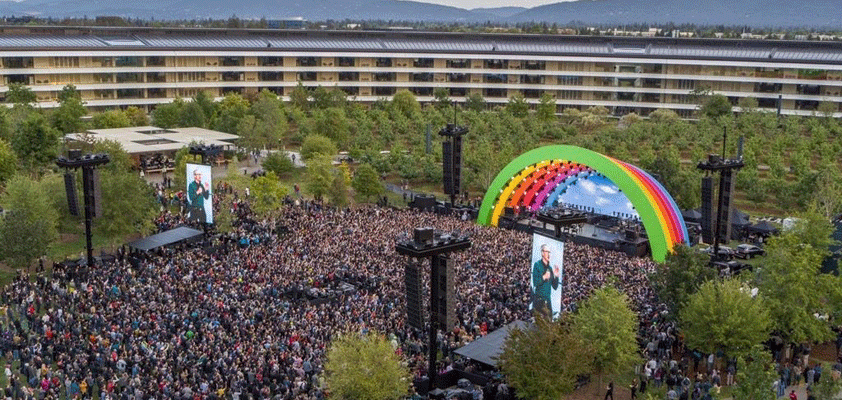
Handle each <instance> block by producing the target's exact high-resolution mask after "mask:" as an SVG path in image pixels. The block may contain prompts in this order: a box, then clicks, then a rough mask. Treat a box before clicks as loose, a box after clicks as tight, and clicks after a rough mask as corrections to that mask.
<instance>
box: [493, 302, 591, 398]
mask: <svg viewBox="0 0 842 400" xmlns="http://www.w3.org/2000/svg"><path fill="white" fill-rule="evenodd" d="M592 355H593V354H592V353H591V351H590V346H589V343H588V342H587V341H586V340H585V339H584V338H582V337H581V336H579V335H578V334H577V333H576V331H575V329H572V327H571V323H570V321H569V320H568V319H567V318H560V319H559V320H557V321H554V322H550V321H549V320H548V319H547V318H544V317H540V316H539V317H537V318H536V319H535V325H534V327H532V328H529V329H523V330H521V329H513V330H512V331H510V333H509V336H508V337H507V338H506V342H505V343H504V345H503V352H502V353H501V354H500V357H499V361H498V364H499V367H500V370H501V371H502V372H503V374H504V375H505V376H506V380H507V381H508V382H509V384H511V385H512V386H513V387H514V388H516V389H517V394H518V397H520V398H522V399H536V400H555V399H559V398H562V396H564V395H566V394H569V393H571V392H573V389H574V388H575V385H576V380H577V378H578V377H579V375H583V374H587V373H590V372H591V367H592V362H593V357H592Z"/></svg>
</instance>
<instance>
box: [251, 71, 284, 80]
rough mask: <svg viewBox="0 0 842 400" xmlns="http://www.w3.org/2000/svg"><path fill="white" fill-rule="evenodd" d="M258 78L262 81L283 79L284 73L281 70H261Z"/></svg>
mask: <svg viewBox="0 0 842 400" xmlns="http://www.w3.org/2000/svg"><path fill="white" fill-rule="evenodd" d="M257 79H259V80H261V81H282V80H284V74H283V73H281V72H273V71H261V72H259V73H258V74H257Z"/></svg>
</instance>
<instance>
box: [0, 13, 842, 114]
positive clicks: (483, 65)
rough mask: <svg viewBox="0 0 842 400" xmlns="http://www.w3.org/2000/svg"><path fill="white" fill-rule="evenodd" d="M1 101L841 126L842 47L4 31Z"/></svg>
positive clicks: (416, 35) (372, 34) (355, 34)
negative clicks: (698, 115)
mask: <svg viewBox="0 0 842 400" xmlns="http://www.w3.org/2000/svg"><path fill="white" fill-rule="evenodd" d="M0 76H2V82H0V83H2V86H0V97H2V96H4V95H5V92H6V91H7V90H8V84H10V83H21V84H25V85H27V86H29V87H31V88H32V90H33V91H34V92H35V93H36V95H37V98H38V102H39V105H40V106H42V107H55V106H56V105H57V100H56V99H57V96H58V93H59V92H60V91H61V89H62V87H64V86H65V85H66V84H73V85H75V86H76V88H77V89H79V90H80V91H81V93H82V97H83V100H84V101H85V102H86V105H87V106H88V107H90V108H92V109H104V108H112V107H125V106H129V105H136V106H139V107H144V108H150V107H154V106H155V105H156V104H161V103H166V102H170V101H172V100H173V99H174V98H176V97H184V98H188V97H192V96H195V95H196V94H197V93H198V92H199V91H207V92H208V93H210V94H211V95H212V96H214V97H222V96H225V95H226V94H227V93H230V92H236V93H241V94H243V95H248V94H249V93H256V92H259V91H260V90H263V89H267V90H269V91H272V92H274V93H277V94H279V95H281V96H289V94H290V93H291V92H292V90H293V89H294V88H295V87H296V86H297V85H298V84H299V82H300V83H301V84H303V85H304V86H306V87H317V86H325V87H336V88H339V89H341V90H343V91H345V92H346V93H347V94H348V95H349V98H350V99H353V100H356V101H360V102H374V101H376V100H378V99H382V98H390V97H391V96H392V95H394V94H395V93H396V92H397V91H399V90H402V89H407V90H410V91H411V92H413V93H414V94H415V95H416V96H417V98H418V100H419V101H421V102H429V101H432V100H433V99H434V97H433V91H434V90H435V89H436V88H439V87H443V88H446V89H447V90H448V92H449V97H450V98H451V99H452V100H455V101H457V102H461V101H465V99H466V97H467V96H470V95H474V94H478V95H481V96H482V97H483V98H484V99H485V101H486V102H487V103H488V104H489V105H492V106H493V105H499V104H505V103H507V102H508V101H509V98H510V97H512V96H515V95H522V96H523V97H524V98H525V99H526V100H527V101H528V102H529V103H532V104H537V103H538V101H539V98H540V97H541V96H542V95H543V94H544V93H548V94H550V95H552V96H554V97H555V99H556V104H557V105H558V111H559V112H560V111H562V110H563V109H564V108H571V107H573V108H582V109H583V108H587V107H590V106H604V107H607V108H608V109H609V110H611V112H612V113H613V114H614V115H624V114H627V113H630V112H635V113H637V114H639V115H647V114H649V113H650V112H652V111H653V110H656V109H659V108H667V109H672V110H674V111H676V112H677V113H679V115H681V116H683V117H687V118H689V117H691V116H692V114H693V111H694V110H695V109H696V107H697V106H696V100H695V98H694V96H693V93H694V91H701V90H705V89H709V90H711V91H713V92H715V93H720V94H723V95H725V96H727V97H728V98H729V99H730V100H731V102H732V103H733V104H734V105H737V104H739V102H740V99H742V98H746V97H752V98H755V99H757V101H758V104H759V106H760V108H763V109H770V110H777V109H778V108H780V110H781V113H782V114H787V115H812V114H814V113H815V112H816V110H817V109H818V107H819V104H821V103H823V102H827V103H831V104H833V105H834V106H835V107H834V110H835V116H837V117H842V42H804V41H757V40H754V41H752V40H722V39H683V38H652V37H604V36H595V37H586V36H558V35H510V34H455V33H432V32H407V31H400V32H392V31H301V30H224V29H186V28H184V29H177V28H106V27H22V26H0Z"/></svg>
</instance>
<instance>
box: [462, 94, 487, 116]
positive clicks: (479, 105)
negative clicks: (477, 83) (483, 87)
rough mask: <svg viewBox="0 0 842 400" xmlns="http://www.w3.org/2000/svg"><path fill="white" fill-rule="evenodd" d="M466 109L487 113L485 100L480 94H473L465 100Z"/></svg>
mask: <svg viewBox="0 0 842 400" xmlns="http://www.w3.org/2000/svg"><path fill="white" fill-rule="evenodd" d="M465 108H467V109H469V110H471V111H475V112H483V111H485V99H484V98H483V97H482V95H481V94H479V93H471V94H469V95H468V97H467V98H465Z"/></svg>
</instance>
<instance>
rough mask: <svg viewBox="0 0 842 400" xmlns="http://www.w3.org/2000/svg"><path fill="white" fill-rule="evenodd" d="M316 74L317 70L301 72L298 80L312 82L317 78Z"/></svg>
mask: <svg viewBox="0 0 842 400" xmlns="http://www.w3.org/2000/svg"><path fill="white" fill-rule="evenodd" d="M316 76H317V75H316V73H315V72H299V73H298V80H299V81H301V82H312V81H315V80H316Z"/></svg>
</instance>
